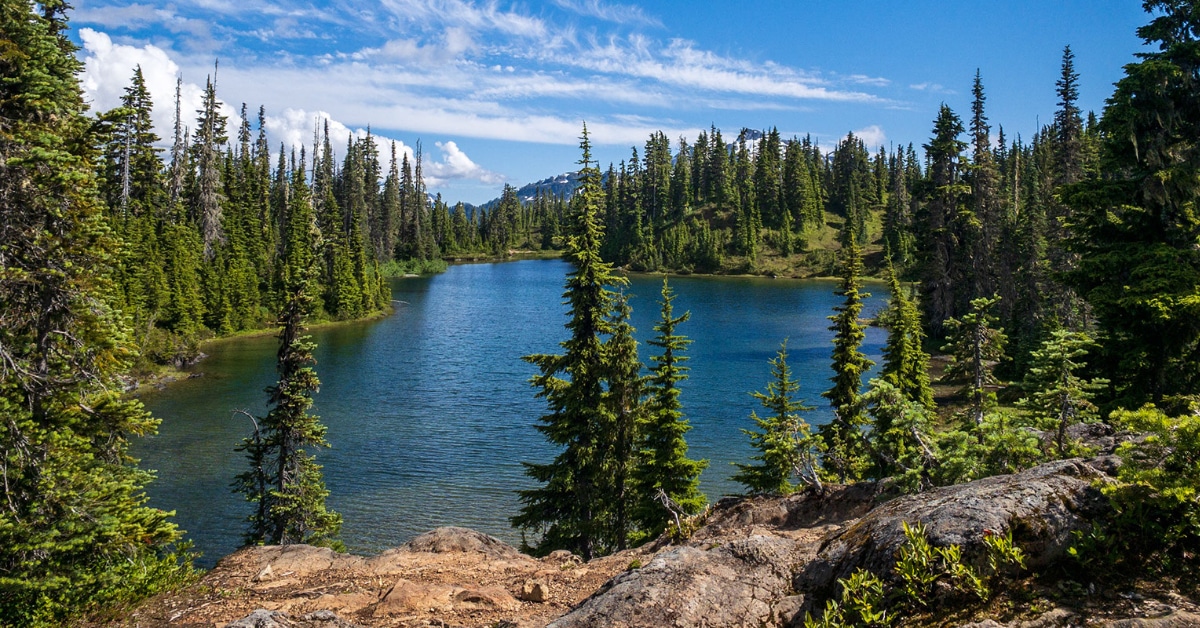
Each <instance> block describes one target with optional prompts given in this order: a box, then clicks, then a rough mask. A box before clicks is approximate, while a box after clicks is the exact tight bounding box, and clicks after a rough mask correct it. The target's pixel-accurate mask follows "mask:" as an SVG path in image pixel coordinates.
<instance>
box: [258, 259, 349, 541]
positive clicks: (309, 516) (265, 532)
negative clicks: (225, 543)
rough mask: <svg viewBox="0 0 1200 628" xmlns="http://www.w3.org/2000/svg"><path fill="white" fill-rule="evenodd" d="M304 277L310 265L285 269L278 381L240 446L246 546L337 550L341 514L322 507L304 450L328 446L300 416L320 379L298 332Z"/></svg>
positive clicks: (320, 431)
mask: <svg viewBox="0 0 1200 628" xmlns="http://www.w3.org/2000/svg"><path fill="white" fill-rule="evenodd" d="M312 274H313V272H312V267H311V266H310V267H307V268H304V267H300V268H290V269H289V270H288V271H287V275H288V281H287V283H286V285H285V288H286V290H285V295H286V296H285V298H286V301H285V304H284V309H283V312H282V314H281V316H280V320H279V324H280V327H281V329H280V332H279V354H278V360H277V362H276V364H277V369H278V371H279V381H278V382H277V383H276V384H275V385H274V386H271V387H269V388H267V394H268V395H269V400H268V402H269V404H270V405H271V409H270V411H269V412H268V413H267V416H265V417H263V418H262V419H261V423H259V422H256V424H255V433H254V434H253V435H252V436H251V437H248V438H247V439H245V441H244V442H243V444H242V447H241V449H242V450H243V451H245V452H246V456H247V458H248V459H249V461H250V470H249V471H247V472H245V473H243V474H241V475H239V476H238V478H237V481H236V482H235V484H234V486H235V490H237V491H238V492H241V493H242V494H244V495H245V496H246V499H247V501H250V502H251V503H253V504H254V505H255V511H254V513H253V514H251V515H250V517H249V518H248V519H249V522H250V526H249V528H248V529H247V531H246V541H247V542H248V543H265V544H269V545H290V544H295V543H305V544H308V545H326V546H330V547H334V548H335V549H342V548H343V546H342V544H341V542H340V541H338V540H337V535H338V532H339V530H340V529H341V527H342V516H341V515H339V514H338V513H336V512H334V511H332V510H329V509H328V508H327V507H326V505H325V498H326V497H328V496H329V491H328V489H326V488H325V482H324V480H323V479H322V477H321V466H320V465H318V464H316V459H315V456H314V455H313V454H312V453H311V450H312V449H313V448H317V447H328V446H329V445H328V443H327V442H326V441H325V431H326V430H325V426H324V425H321V423H320V421H319V420H318V418H317V417H315V416H312V415H310V414H309V413H308V410H309V408H311V407H312V396H313V394H314V393H315V392H316V391H317V389H318V388H319V387H320V384H321V382H320V380H318V379H317V373H316V371H314V370H313V368H312V364H313V363H314V362H315V360H314V359H313V356H312V351H313V349H314V348H315V347H316V345H315V344H313V343H312V341H311V340H310V337H309V336H305V335H303V334H304V319H305V317H307V316H308V313H309V311H310V309H311V307H312V294H311V289H310V287H309V285H308V284H309V280H310V277H311V276H312Z"/></svg>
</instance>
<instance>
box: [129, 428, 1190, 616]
mask: <svg viewBox="0 0 1200 628" xmlns="http://www.w3.org/2000/svg"><path fill="white" fill-rule="evenodd" d="M1101 436H1102V437H1108V436H1106V435H1101ZM1116 462H1117V461H1116V460H1115V459H1113V458H1103V457H1102V458H1097V459H1091V460H1066V461H1059V462H1055V463H1050V464H1046V465H1042V466H1040V467H1037V468H1034V469H1030V470H1028V471H1025V472H1022V473H1019V474H1016V475H1012V476H1001V477H994V478H987V479H984V480H979V481H976V482H972V483H969V484H964V485H960V486H954V487H948V488H943V489H938V490H934V491H930V492H928V493H925V494H922V495H914V496H908V497H901V498H898V499H893V500H890V501H883V500H884V496H883V495H882V494H881V493H880V491H881V489H880V488H879V487H877V486H875V485H873V484H870V483H864V484H859V485H855V486H850V487H836V486H835V487H829V488H828V489H827V490H826V491H825V492H824V493H823V494H816V493H804V494H798V495H792V496H789V497H786V498H767V497H753V498H740V499H726V500H722V501H721V502H719V503H718V504H716V505H715V506H713V508H712V509H711V510H710V511H709V512H708V513H707V514H706V515H705V517H704V525H702V526H701V527H700V528H699V529H698V530H697V531H696V532H695V533H694V534H693V535H692V536H691V538H689V539H688V540H687V541H685V542H683V543H672V542H670V541H669V539H667V538H665V537H664V538H662V539H659V540H658V541H657V542H655V543H651V544H649V545H647V546H644V547H642V548H638V549H634V550H626V551H624V552H620V553H618V554H615V555H612V556H606V557H603V558H597V559H594V560H591V561H588V562H584V561H583V560H581V559H580V558H579V557H578V556H575V555H573V554H571V553H570V552H566V551H559V552H554V553H552V554H550V555H549V556H546V557H543V558H540V559H535V558H533V557H530V556H526V555H524V554H521V553H520V552H518V551H517V550H516V549H515V548H513V547H510V546H508V545H506V544H504V543H503V542H501V541H499V540H498V539H496V538H494V537H490V536H487V535H485V534H480V533H478V532H475V531H472V530H467V529H464V528H439V529H437V530H433V531H431V532H429V533H426V534H423V535H421V536H419V537H417V538H415V539H413V540H412V541H410V542H409V543H406V544H405V545H403V546H401V547H399V548H396V549H393V550H389V551H387V552H384V553H383V554H381V555H378V556H374V557H370V558H364V557H358V556H350V555H345V554H337V553H335V552H333V551H330V550H328V549H323V548H316V547H308V546H303V545H293V546H286V547H256V548H248V549H244V550H242V551H239V552H237V553H235V554H233V555H231V556H229V557H227V558H225V559H224V560H222V561H221V562H220V563H219V564H218V565H217V567H216V568H214V569H213V570H212V571H211V572H209V573H208V574H207V575H205V577H204V579H203V580H202V581H201V582H200V583H198V584H197V585H195V586H193V587H191V588H189V589H187V590H185V591H184V592H182V593H179V594H175V595H172V596H164V597H162V598H159V599H157V600H156V601H155V602H153V603H151V604H148V605H146V606H145V607H143V608H141V609H138V611H136V612H135V613H134V614H133V615H132V616H130V617H129V618H127V619H126V620H125V621H124V623H123V625H126V626H159V625H198V626H199V625H203V626H214V625H216V626H228V627H230V628H353V627H357V626H362V627H375V626H379V627H384V626H386V627H389V628H391V627H413V628H416V627H419V626H420V627H426V626H443V627H455V628H466V627H469V626H481V627H482V626H489V627H491V626H504V627H507V628H542V627H544V626H547V625H549V626H553V627H554V628H584V627H592V626H596V627H601V626H603V627H608V626H614V627H621V628H634V627H659V626H667V627H671V626H710V627H715V626H756V627H757V626H786V625H797V624H798V623H799V622H801V621H802V619H803V616H804V611H805V610H808V609H810V608H812V607H814V606H816V605H819V604H823V602H824V599H825V598H826V597H827V596H829V595H830V594H832V593H834V592H835V591H834V588H835V587H834V586H833V585H834V583H835V582H836V579H837V578H843V577H846V576H848V575H849V574H850V573H851V572H853V571H854V570H855V569H857V568H860V567H862V568H866V569H870V570H872V571H874V572H875V573H877V574H880V575H885V576H886V575H887V574H889V573H890V572H891V569H892V566H893V565H894V563H895V552H896V550H897V549H898V548H899V547H900V546H901V544H902V543H903V542H904V535H903V530H902V523H904V522H908V523H916V522H919V523H923V524H924V525H925V526H926V528H927V533H928V535H929V538H930V541H931V542H932V543H933V544H934V545H938V546H944V545H949V544H957V545H959V546H961V547H962V548H963V554H964V556H965V558H966V559H967V560H968V561H971V560H977V559H979V558H980V557H981V556H982V554H983V549H982V535H983V531H984V530H992V531H993V532H997V533H1000V534H1003V533H1005V532H1007V531H1011V532H1012V533H1013V536H1014V539H1015V540H1016V541H1017V542H1018V543H1019V544H1020V545H1021V546H1022V548H1023V549H1024V550H1025V552H1026V553H1027V554H1028V557H1029V558H1028V562H1029V564H1030V566H1032V567H1035V568H1036V567H1038V566H1041V565H1046V564H1049V563H1050V562H1052V561H1054V560H1056V559H1057V558H1059V557H1061V556H1062V554H1063V551H1064V550H1065V548H1066V547H1067V545H1068V543H1069V542H1070V541H1071V538H1072V537H1071V532H1072V531H1073V530H1078V529H1081V528H1084V527H1087V526H1089V525H1090V523H1091V521H1092V520H1093V519H1094V518H1095V517H1096V516H1097V515H1100V514H1103V513H1104V512H1105V511H1106V507H1107V506H1106V501H1105V499H1104V498H1103V495H1102V494H1101V493H1100V491H1099V489H1098V488H1097V485H1099V484H1102V483H1104V482H1107V481H1111V480H1110V475H1111V474H1112V473H1113V472H1114V470H1115V468H1116ZM881 501H883V503H880V502H881ZM1171 595H1175V594H1174V593H1171ZM1149 597H1150V596H1147V597H1142V596H1141V595H1139V594H1136V593H1125V592H1117V593H1116V594H1113V593H1112V592H1106V593H1104V595H1103V596H1101V595H1100V594H1099V593H1097V594H1096V596H1095V602H1094V604H1095V605H1098V606H1097V607H1098V608H1099V607H1102V608H1099V610H1098V611H1097V610H1095V609H1089V608H1083V607H1081V608H1073V607H1072V608H1054V609H1053V610H1050V611H1048V612H1042V613H1041V614H1040V615H1039V616H1034V617H1031V616H1030V614H1029V613H1025V614H1023V615H1021V616H1020V619H1018V620H1006V621H1007V623H1005V622H1000V621H996V620H994V619H992V620H982V619H983V618H976V619H979V620H981V621H978V622H977V623H975V624H972V626H973V627H974V628H1037V627H1039V626H1058V625H1067V624H1071V625H1075V624H1078V623H1080V620H1082V619H1086V620H1087V621H1088V622H1090V623H1089V625H1091V624H1096V625H1107V626H1112V627H1114V628H1116V627H1126V626H1128V627H1135V626H1146V627H1160V628H1174V627H1176V626H1188V625H1197V622H1196V620H1197V614H1196V613H1198V612H1200V607H1197V605H1196V603H1195V602H1194V601H1192V600H1189V599H1185V598H1184V597H1183V596H1179V595H1176V596H1175V598H1170V597H1164V596H1159V597H1160V598H1162V599H1160V600H1158V601H1155V600H1152V599H1149ZM1096 615H1099V616H1096ZM225 622H232V623H228V624H226V623H225ZM1039 622H1040V623H1039ZM1064 622H1065V623H1064ZM1105 622H1107V623H1105ZM1189 622H1192V623H1189Z"/></svg>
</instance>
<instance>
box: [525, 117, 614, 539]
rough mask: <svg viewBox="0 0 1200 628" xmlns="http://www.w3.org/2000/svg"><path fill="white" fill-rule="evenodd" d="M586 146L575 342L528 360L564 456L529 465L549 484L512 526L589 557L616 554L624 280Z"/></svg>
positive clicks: (550, 436)
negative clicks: (616, 338) (616, 326)
mask: <svg viewBox="0 0 1200 628" xmlns="http://www.w3.org/2000/svg"><path fill="white" fill-rule="evenodd" d="M580 148H581V149H582V151H583V158H582V159H581V161H580V165H581V166H582V168H581V169H580V182H581V184H582V185H581V188H580V190H579V191H578V192H577V193H576V195H575V198H574V203H573V205H574V207H573V208H572V218H571V223H572V229H571V233H570V236H569V238H568V242H567V250H566V256H567V259H568V260H569V261H570V262H571V264H572V265H573V266H574V268H573V270H572V271H571V272H570V273H569V274H568V276H567V282H566V292H565V293H564V295H563V296H564V298H565V299H566V300H567V303H568V305H569V310H570V311H569V313H568V315H569V317H570V321H569V322H568V323H567V325H566V327H567V329H568V330H569V331H570V335H571V337H570V338H569V339H567V340H565V341H563V342H562V347H563V350H564V352H563V353H562V354H535V355H530V356H526V357H525V360H526V361H528V362H530V363H532V364H534V365H535V366H537V367H538V370H539V373H538V374H537V375H535V376H534V377H533V378H532V380H531V382H532V384H533V385H534V386H535V387H537V388H539V389H540V390H539V392H538V396H539V397H542V398H545V399H546V403H547V405H548V406H549V408H550V413H549V414H547V415H545V416H543V417H542V418H541V421H542V425H539V426H538V431H540V432H541V433H542V434H543V435H545V437H546V439H547V440H549V441H550V442H551V443H553V444H554V445H557V446H559V447H562V451H561V452H560V453H559V454H558V455H557V456H556V457H555V459H554V461H553V462H551V463H549V464H539V463H529V462H526V463H523V464H524V465H525V473H526V474H527V475H529V476H530V477H531V478H533V479H534V480H535V481H537V482H539V483H540V484H541V485H542V486H540V487H538V488H534V489H529V490H523V491H518V495H519V496H520V501H521V504H522V507H521V512H520V514H518V515H517V516H515V517H513V518H512V524H513V526H514V527H517V528H521V529H523V530H526V531H534V532H537V533H540V539H538V540H537V541H536V542H535V544H534V545H533V546H532V549H533V550H534V551H536V552H537V553H540V554H545V553H548V552H550V551H552V550H556V549H569V550H571V551H573V552H575V553H576V554H578V555H580V556H582V557H583V558H585V559H590V558H592V557H593V556H597V555H600V554H602V553H604V552H605V551H607V550H608V549H609V548H608V547H606V546H605V540H606V536H605V534H606V528H607V526H608V522H607V521H606V517H605V515H606V513H607V512H608V509H609V508H610V507H611V503H609V502H608V501H607V499H608V497H609V495H608V494H607V492H606V491H605V488H606V486H607V485H608V484H609V481H608V480H609V476H608V475H606V474H607V473H608V472H609V471H610V468H609V465H608V462H609V461H608V460H606V459H605V456H604V455H603V454H604V452H605V449H606V446H605V445H606V442H607V439H608V438H609V437H610V435H611V434H612V432H613V423H614V417H613V416H612V413H611V408H610V406H609V404H607V403H605V401H606V400H605V398H604V390H605V384H606V382H605V375H606V371H605V367H606V365H605V363H604V358H605V356H604V341H605V337H606V336H610V335H611V334H612V331H613V330H612V322H611V320H610V319H609V313H610V312H611V310H612V306H613V293H612V291H611V289H610V287H611V286H613V285H616V284H619V283H622V281H621V279H620V278H619V277H617V276H615V275H614V274H613V272H612V266H611V265H609V264H606V263H605V262H604V261H602V260H601V259H600V241H601V238H602V237H603V228H602V227H601V226H600V222H599V203H598V201H599V192H600V172H599V170H597V169H596V168H595V167H593V165H592V161H591V144H590V142H589V141H588V136H587V127H586V126H585V127H584V130H583V137H582V139H581V141H580Z"/></svg>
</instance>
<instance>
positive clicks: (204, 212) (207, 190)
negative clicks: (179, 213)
mask: <svg viewBox="0 0 1200 628" xmlns="http://www.w3.org/2000/svg"><path fill="white" fill-rule="evenodd" d="M196 113H198V114H199V115H200V117H199V118H197V120H196V138H195V144H193V146H192V160H193V161H194V162H195V164H196V182H195V187H194V189H193V192H192V207H193V214H192V215H193V218H194V220H195V221H196V222H197V223H198V224H199V225H200V235H201V239H202V241H203V242H204V259H205V260H209V261H211V260H212V259H213V257H214V256H215V255H216V250H217V247H219V246H220V245H222V244H224V243H225V232H224V229H223V220H222V212H221V204H222V203H223V202H224V200H225V199H224V198H223V195H222V194H221V190H222V186H221V170H222V159H221V147H222V146H223V145H224V144H225V142H227V141H228V139H229V138H228V137H227V136H226V134H225V132H226V131H225V116H223V115H221V112H220V103H219V102H218V101H217V85H216V77H215V76H212V77H209V79H208V82H207V83H206V84H205V87H204V99H203V101H202V104H201V109H200V110H198V111H197V112H196Z"/></svg>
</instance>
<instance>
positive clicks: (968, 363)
mask: <svg viewBox="0 0 1200 628" xmlns="http://www.w3.org/2000/svg"><path fill="white" fill-rule="evenodd" d="M999 300H1000V298H999V297H996V296H992V297H981V298H978V299H975V300H973V301H971V311H970V312H968V313H967V314H964V315H963V316H962V318H961V319H958V318H952V319H949V320H947V321H946V329H947V330H948V331H949V334H948V336H947V340H948V341H949V342H948V343H947V344H946V346H944V347H942V351H945V352H947V353H949V354H950V364H949V365H947V366H946V372H945V375H944V377H945V379H946V381H951V382H954V381H965V382H966V386H964V387H963V390H962V393H965V394H967V395H968V397H969V398H970V404H971V407H970V416H971V419H972V422H973V424H974V425H975V426H980V425H982V424H983V415H984V412H985V411H986V410H987V409H988V407H989V406H990V405H992V404H993V403H994V401H995V396H996V395H995V394H994V393H988V392H987V386H989V385H992V384H995V383H997V380H996V376H995V374H994V373H993V370H994V369H995V365H996V363H997V362H999V361H1000V360H1003V359H1004V346H1005V343H1006V342H1007V341H1008V337H1007V336H1005V335H1004V330H1003V329H997V328H996V327H995V324H996V318H995V316H993V315H992V313H991V310H992V308H993V307H994V306H995V305H996V303H997V302H999Z"/></svg>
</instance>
